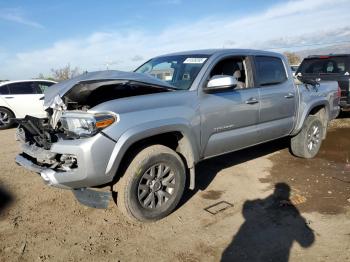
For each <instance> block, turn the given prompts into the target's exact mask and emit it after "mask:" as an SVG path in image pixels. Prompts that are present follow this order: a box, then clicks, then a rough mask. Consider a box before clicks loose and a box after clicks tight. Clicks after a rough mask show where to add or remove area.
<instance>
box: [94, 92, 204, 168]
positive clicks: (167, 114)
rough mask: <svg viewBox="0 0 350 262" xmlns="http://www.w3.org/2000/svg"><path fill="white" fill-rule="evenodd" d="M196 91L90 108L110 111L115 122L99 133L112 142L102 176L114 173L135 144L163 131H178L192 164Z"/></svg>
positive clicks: (195, 149) (195, 143) (197, 133)
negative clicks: (112, 148)
mask: <svg viewBox="0 0 350 262" xmlns="http://www.w3.org/2000/svg"><path fill="white" fill-rule="evenodd" d="M197 99H198V98H197V92H196V91H174V92H166V93H159V94H152V95H143V96H138V97H130V98H124V99H118V100H113V101H109V102H106V103H103V104H101V105H98V106H96V107H94V108H92V109H91V111H93V112H106V111H110V112H114V113H117V114H118V115H119V117H120V120H119V122H118V123H116V124H113V125H112V126H110V127H108V128H106V129H104V130H103V133H104V134H106V135H107V136H108V137H110V138H112V139H113V140H114V141H116V142H117V143H116V145H115V147H114V150H113V152H112V154H111V157H110V160H109V162H108V166H107V169H106V174H116V172H117V169H118V167H119V164H120V161H121V160H122V157H123V156H124V154H125V152H126V151H127V150H128V148H129V147H130V146H131V145H132V144H133V143H135V142H137V141H140V140H142V139H144V138H147V137H151V136H154V135H158V134H163V133H167V132H174V131H177V132H181V133H182V134H183V136H184V137H185V138H186V140H187V141H189V143H190V147H191V151H192V152H191V155H192V156H193V161H194V162H196V161H197V160H198V159H199V153H198V152H199V146H200V114H199V113H198V110H199V109H198V100H197Z"/></svg>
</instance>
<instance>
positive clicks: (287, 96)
mask: <svg viewBox="0 0 350 262" xmlns="http://www.w3.org/2000/svg"><path fill="white" fill-rule="evenodd" d="M293 97H294V94H293V93H288V94H287V95H285V96H284V98H293Z"/></svg>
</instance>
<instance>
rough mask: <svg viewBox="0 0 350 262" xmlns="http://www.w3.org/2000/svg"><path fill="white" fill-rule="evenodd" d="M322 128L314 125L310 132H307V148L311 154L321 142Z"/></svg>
mask: <svg viewBox="0 0 350 262" xmlns="http://www.w3.org/2000/svg"><path fill="white" fill-rule="evenodd" d="M320 129H321V128H320V126H318V125H313V126H311V127H310V129H309V131H308V132H307V148H308V150H309V151H310V152H312V151H314V150H315V149H317V147H318V145H319V143H320V141H321V137H320V136H321V131H320Z"/></svg>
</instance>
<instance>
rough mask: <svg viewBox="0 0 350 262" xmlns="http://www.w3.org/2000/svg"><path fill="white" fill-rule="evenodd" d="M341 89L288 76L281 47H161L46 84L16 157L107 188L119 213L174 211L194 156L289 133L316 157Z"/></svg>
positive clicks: (73, 186) (80, 193)
mask: <svg viewBox="0 0 350 262" xmlns="http://www.w3.org/2000/svg"><path fill="white" fill-rule="evenodd" d="M339 97H340V92H339V88H338V84H337V82H321V83H316V82H311V83H309V82H308V83H302V82H299V83H298V84H295V83H294V79H293V76H292V72H291V71H290V67H289V65H288V62H287V60H286V58H285V57H284V56H283V55H280V54H278V53H272V52H264V51H255V50H239V49H234V50H199V51H189V52H181V53H174V54H169V55H164V56H159V57H156V58H153V59H151V60H149V61H148V62H146V63H145V64H143V65H141V66H140V67H139V68H138V69H136V70H135V71H134V72H121V71H100V72H92V73H85V74H82V75H80V76H78V77H76V78H73V79H70V80H67V81H64V82H61V83H59V84H56V85H53V86H51V87H50V88H49V89H48V90H47V92H46V93H45V107H46V111H47V118H43V119H39V118H34V117H31V116H26V117H25V118H24V119H18V120H17V122H18V123H19V127H18V129H17V140H19V141H20V142H21V149H22V152H21V153H20V154H19V155H18V156H17V157H16V162H17V163H18V164H19V165H21V166H23V167H24V168H26V169H28V170H31V171H34V172H36V173H38V174H40V176H41V177H42V179H43V180H44V181H45V183H47V184H48V185H51V186H55V187H59V188H64V189H70V190H72V191H73V192H74V194H75V196H76V197H77V199H78V200H79V201H80V202H81V203H84V204H86V205H90V206H94V207H106V205H107V204H108V199H109V195H110V194H111V193H110V192H114V191H115V192H117V199H115V200H116V201H117V205H118V207H119V208H120V210H121V211H122V212H123V213H124V214H125V215H126V216H127V217H129V218H131V219H134V220H139V221H154V220H157V219H160V218H163V217H165V216H167V215H168V214H169V213H171V212H172V211H173V210H174V208H175V207H176V205H177V204H178V203H179V201H180V198H181V196H182V194H183V192H184V190H185V187H186V185H188V187H189V188H190V189H193V188H194V187H195V166H196V164H197V163H198V162H200V161H202V160H205V159H207V158H211V157H214V156H218V155H221V154H225V153H228V152H232V151H236V150H239V149H242V148H246V147H250V146H253V145H256V144H259V143H264V142H266V141H270V140H273V139H277V138H280V137H286V136H290V137H291V139H290V141H291V151H292V153H293V154H294V155H295V156H298V157H304V158H312V157H314V156H315V155H316V154H317V152H318V151H319V149H320V146H321V142H322V140H323V139H325V137H326V131H327V125H328V122H329V121H330V120H332V119H333V118H335V117H336V116H337V115H338V113H339ZM197 175H198V178H197V179H200V174H197ZM186 182H188V183H186ZM96 188H108V189H109V192H103V190H102V191H101V189H96Z"/></svg>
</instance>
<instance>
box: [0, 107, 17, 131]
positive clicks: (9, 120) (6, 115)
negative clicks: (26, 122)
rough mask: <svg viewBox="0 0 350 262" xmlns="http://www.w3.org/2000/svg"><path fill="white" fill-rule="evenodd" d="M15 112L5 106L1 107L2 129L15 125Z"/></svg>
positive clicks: (0, 124) (0, 122) (0, 121)
mask: <svg viewBox="0 0 350 262" xmlns="http://www.w3.org/2000/svg"><path fill="white" fill-rule="evenodd" d="M13 118H15V116H14V114H13V113H12V112H11V111H10V110H8V109H6V108H3V107H0V130H4V129H8V128H10V127H12V126H13Z"/></svg>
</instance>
